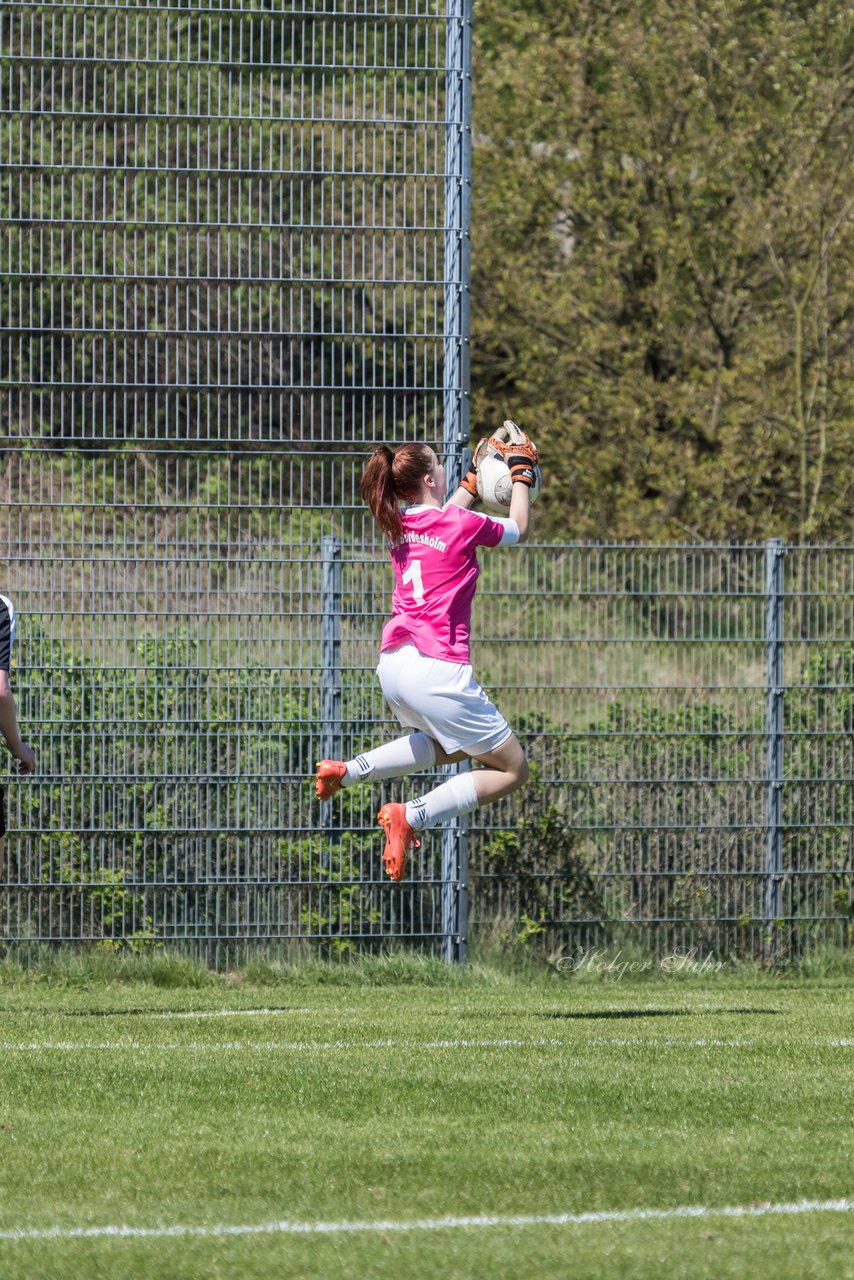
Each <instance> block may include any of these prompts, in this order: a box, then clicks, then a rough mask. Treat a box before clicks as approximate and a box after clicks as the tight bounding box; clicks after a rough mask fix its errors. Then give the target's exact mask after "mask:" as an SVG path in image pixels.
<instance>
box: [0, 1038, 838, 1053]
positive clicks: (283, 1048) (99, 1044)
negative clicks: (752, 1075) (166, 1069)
mask: <svg viewBox="0 0 854 1280" xmlns="http://www.w3.org/2000/svg"><path fill="white" fill-rule="evenodd" d="M756 1044H757V1041H756V1040H717V1039H703V1040H679V1039H676V1038H674V1037H672V1036H668V1037H652V1036H651V1037H649V1038H646V1039H645V1038H644V1037H642V1036H632V1037H609V1036H588V1037H586V1038H585V1039H583V1040H560V1039H557V1038H556V1037H545V1036H542V1037H537V1038H533V1039H528V1040H510V1039H502V1040H316V1041H312V1040H189V1041H186V1042H184V1043H182V1042H180V1041H156V1040H152V1041H146V1040H5V1041H0V1053H38V1052H40V1051H45V1052H48V1051H55V1052H61V1053H71V1052H74V1051H75V1050H79V1051H82V1052H99V1051H102V1050H110V1051H112V1050H115V1051H125V1052H137V1053H145V1052H152V1051H155V1052H173V1051H175V1052H177V1051H184V1050H191V1051H196V1052H203V1053H208V1052H212V1053H218V1052H232V1053H233V1052H239V1051H246V1050H248V1051H252V1050H258V1051H261V1052H280V1053H312V1052H314V1053H330V1052H341V1051H345V1052H346V1051H348V1050H355V1049H537V1048H541V1047H543V1046H547V1047H554V1048H562V1049H580V1048H582V1047H584V1048H589V1047H595V1048H607V1047H609V1046H615V1047H617V1048H624V1047H626V1046H649V1047H650V1048H661V1047H665V1048H670V1049H719V1048H726V1049H732V1048H735V1049H743V1048H750V1047H752V1046H754V1045H756ZM803 1044H807V1045H810V1046H812V1047H822V1048H824V1047H828V1048H835V1049H847V1048H852V1047H854V1040H839V1039H820V1038H814V1039H811V1040H807V1041H794V1042H791V1041H788V1040H783V1041H780V1042H779V1044H778V1047H779V1048H786V1047H788V1046H790V1045H791V1046H792V1047H798V1048H800V1047H802V1045H803Z"/></svg>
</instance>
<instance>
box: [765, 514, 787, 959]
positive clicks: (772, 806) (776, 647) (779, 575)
mask: <svg viewBox="0 0 854 1280" xmlns="http://www.w3.org/2000/svg"><path fill="white" fill-rule="evenodd" d="M785 553H786V552H785V547H784V545H783V542H782V540H781V539H780V538H771V539H769V541H768V542H766V544H765V644H766V668H765V670H766V677H765V679H766V683H765V688H766V699H765V705H766V709H765V766H766V768H765V777H766V786H767V804H766V817H765V930H766V935H767V938H768V942H767V945H766V954H767V955H768V957H769V958H771V957H773V956H774V955H775V954H776V951H777V945H778V939H777V931H776V922H777V920H779V918H780V910H781V888H782V879H783V849H782V819H783V696H784V687H783V568H784V565H783V557H784V556H785Z"/></svg>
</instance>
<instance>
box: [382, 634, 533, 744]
mask: <svg viewBox="0 0 854 1280" xmlns="http://www.w3.org/2000/svg"><path fill="white" fill-rule="evenodd" d="M377 675H378V676H379V679H380V685H381V686H382V691H383V696H384V698H385V700H386V702H387V703H388V705H389V706H390V707H391V709H392V711H393V712H394V714H395V715H396V716H397V718H398V720H399V721H400V723H401V724H402V725H403V726H404V727H405V728H412V729H421V730H422V731H423V732H424V733H426V734H429V736H430V737H431V738H434V739H435V740H436V742H438V743H439V745H440V747H442V749H443V750H444V751H446V752H447V753H448V754H449V755H453V754H454V753H455V752H457V751H465V752H466V754H467V755H470V756H483V755H487V754H488V752H490V751H495V750H496V749H497V748H498V747H500V746H501V745H502V744H503V743H505V742H506V741H507V739H508V738H509V737H510V735H511V733H512V732H513V731H512V729H511V728H510V726H509V725H508V723H507V721H506V720H505V719H504V717H503V716H502V714H501V712H500V711H499V710H498V708H497V707H495V706H494V705H493V704H492V703H491V702H490V701H489V698H487V696H486V694H485V693H484V692H483V690H482V689H481V687H480V685H479V684H478V683H477V681H476V680H475V678H474V676H473V675H472V670H471V667H470V666H469V665H468V664H466V663H462V662H445V661H444V660H443V659H442V658H428V657H427V656H426V655H425V654H423V653H420V652H419V651H418V649H416V648H415V645H414V644H404V645H401V646H400V648H399V649H393V650H392V651H391V653H381V654H380V661H379V666H378V667H377Z"/></svg>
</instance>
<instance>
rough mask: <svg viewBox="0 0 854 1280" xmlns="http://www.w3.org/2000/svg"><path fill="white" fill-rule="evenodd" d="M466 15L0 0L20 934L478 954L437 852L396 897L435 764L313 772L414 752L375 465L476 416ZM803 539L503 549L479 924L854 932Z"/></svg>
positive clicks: (34, 938) (840, 768)
mask: <svg viewBox="0 0 854 1280" xmlns="http://www.w3.org/2000/svg"><path fill="white" fill-rule="evenodd" d="M469 8H470V6H469V5H468V4H464V3H462V0H459V2H458V0H449V3H448V4H447V6H446V5H445V4H438V3H436V4H434V3H426V2H421V0H377V4H376V5H375V6H374V7H373V8H371V7H370V6H365V5H364V4H362V3H361V2H360V3H356V0H325V3H322V4H321V3H319V0H318V2H315V0H305V2H303V3H299V4H295V3H280V4H277V5H276V6H275V7H260V6H259V7H252V6H249V5H243V6H237V5H232V4H225V5H219V6H217V5H211V6H209V7H201V8H200V7H198V6H195V5H194V6H192V7H190V6H189V5H185V4H171V5H167V4H136V5H130V4H128V5H118V4H101V3H85V2H78V3H74V2H71V3H67V2H65V3H44V4H35V3H30V2H26V0H10V3H8V4H7V5H6V6H5V7H4V8H3V9H2V11H0V221H2V224H3V231H4V235H3V236H2V237H0V318H2V337H0V398H2V404H1V405H0V407H2V417H0V443H2V446H3V457H2V463H1V464H0V499H2V503H0V531H2V535H3V539H4V544H5V546H6V553H7V572H6V578H5V580H4V582H3V583H2V584H0V590H2V591H3V593H4V594H8V595H11V596H12V598H13V599H14V602H15V605H16V607H17V610H18V614H19V630H18V639H17V642H16V653H15V658H16V665H15V669H14V673H13V683H14V688H15V692H16V697H17V701H18V707H19V713H20V719H21V722H22V724H23V726H24V728H25V733H26V736H27V737H28V739H29V740H30V741H32V742H33V743H34V745H35V746H36V748H37V751H38V756H39V772H38V774H37V775H35V776H34V777H32V778H20V779H17V778H14V777H13V778H12V779H11V781H10V785H9V800H10V832H9V835H8V837H7V840H6V850H5V853H6V867H5V879H4V882H3V885H2V888H0V935H2V938H3V939H4V940H6V941H7V942H8V943H32V944H40V943H45V942H56V941H87V940H93V941H106V942H108V943H111V944H112V943H115V942H124V943H132V942H136V943H138V944H140V945H143V944H148V943H151V944H159V943H167V944H171V945H178V944H180V945H182V946H187V947H192V948H194V949H196V951H197V952H198V953H200V954H202V955H203V956H204V957H205V958H207V959H210V960H213V961H215V962H218V963H228V962H230V961H231V960H232V959H233V958H234V957H235V956H237V955H239V954H241V953H243V952H245V950H246V949H247V948H250V947H264V948H280V949H281V950H282V951H292V950H293V949H294V948H299V947H308V948H311V949H313V950H321V951H324V952H327V953H332V954H342V953H343V954H346V953H347V952H348V951H349V950H356V949H371V948H380V947H387V946H389V945H398V944H402V943H405V944H406V945H415V946H423V947H426V948H433V947H436V946H437V945H439V942H440V940H442V939H446V938H447V929H448V922H447V914H446V908H447V903H448V871H447V859H446V858H445V857H444V853H446V851H443V850H442V848H441V844H442V841H441V839H440V837H439V836H438V834H434V835H431V836H429V837H428V838H427V839H426V840H425V842H424V849H423V851H422V855H421V856H420V858H419V859H418V860H417V862H416V864H415V866H414V870H413V876H412V879H411V880H410V881H409V882H408V883H406V884H405V885H403V886H400V887H398V886H392V885H390V884H388V883H387V882H385V883H383V879H382V877H381V873H380V866H379V856H378V855H379V849H380V839H379V832H378V829H377V828H376V825H375V814H376V811H377V808H378V807H379V804H380V802H381V800H382V799H384V798H387V797H388V798H391V797H395V798H396V797H399V796H400V795H401V794H402V793H403V792H404V784H387V785H386V786H385V787H384V788H375V789H374V790H373V791H372V792H368V791H367V790H366V789H365V788H358V787H357V788H353V789H350V790H347V791H346V792H344V793H343V795H342V797H341V799H340V801H339V802H336V803H335V804H334V805H333V806H332V807H331V814H329V813H326V812H321V811H320V810H319V807H318V806H317V805H316V803H315V802H314V801H313V799H312V786H311V782H310V779H311V775H312V772H313V766H314V762H315V760H317V759H318V758H320V756H321V755H323V754H329V753H332V754H338V753H339V752H340V753H341V754H343V755H344V756H347V757H350V756H352V755H355V754H356V753H357V752H358V751H360V750H363V749H364V748H365V747H367V746H370V745H371V744H372V743H374V742H376V741H377V740H379V739H384V738H387V737H389V736H390V735H392V734H394V733H395V732H396V730H395V727H394V726H393V725H392V724H391V723H390V721H389V719H388V716H387V712H386V710H385V709H384V707H383V705H382V701H381V698H380V695H379V690H378V686H377V683H376V680H375V678H374V675H373V668H374V664H375V661H376V649H377V642H378V637H379V630H380V627H381V624H382V620H383V617H384V615H385V612H386V609H387V605H388V600H389V597H390V577H389V571H388V568H387V566H386V565H385V563H384V559H383V555H382V552H381V549H380V548H379V545H378V543H377V541H376V538H375V535H374V532H373V530H372V528H371V527H370V522H369V521H368V520H367V519H366V517H365V514H364V512H363V509H362V508H361V506H360V504H359V501H358V494H357V480H358V474H359V471H360V469H361V465H362V461H363V459H364V456H365V452H366V450H367V449H368V448H369V447H370V446H371V445H372V444H373V443H374V442H375V441H386V442H388V443H391V444H395V443H399V442H401V441H403V440H406V439H411V438H415V437H418V438H426V439H429V440H433V441H436V442H437V444H438V443H441V442H443V441H444V446H445V451H446V453H447V454H448V456H449V457H450V460H451V462H452V469H453V467H458V466H459V461H460V449H461V445H462V443H463V442H464V441H465V440H466V439H467V437H468V426H467V417H466V412H467V409H466V406H467V398H466V395H465V389H466V385H467V344H466V335H467V329H468V323H467V315H466V308H467V291H466V287H465V285H466V280H467V275H468V267H467V251H468V250H467V239H466V235H465V231H466V227H467V222H468V204H467V202H468V185H467V157H466V145H467V144H466V138H467V136H468V135H467V122H468V93H469V88H468V85H469V82H468V80H467V74H466V70H467V65H468V58H469V55H470V47H469V44H467V42H468V41H469V40H470V36H469V31H468V19H469ZM779 550H780V549H779V548H773V547H772V548H765V547H758V548H724V547H720V548H718V547H707V548H703V547H673V548H640V547H578V546H569V545H556V546H546V547H530V546H529V547H525V548H517V549H513V550H511V551H506V552H496V553H492V554H491V555H484V557H483V559H484V571H483V575H482V579H481V589H480V593H479V597H478V604H477V606H476V621H475V632H476V635H477V636H478V642H477V645H476V650H475V664H476V670H477V672H478V674H479V676H480V677H481V679H482V681H483V682H484V684H485V685H486V686H487V687H488V688H489V689H490V691H491V692H492V693H493V694H494V696H495V698H496V700H497V702H498V704H499V706H500V707H501V708H502V710H503V711H504V712H505V714H506V715H507V717H508V719H509V720H510V721H511V723H512V724H513V726H514V728H516V729H517V731H518V733H519V734H520V736H521V737H522V738H523V740H524V742H525V744H526V746H527V748H528V751H529V754H530V757H531V760H532V762H533V764H534V765H535V766H536V768H535V776H534V780H533V781H532V783H531V784H529V786H528V788H527V789H526V791H525V792H524V793H522V795H521V796H520V797H517V798H515V799H512V800H510V801H508V802H504V803H502V804H500V805H498V806H496V807H494V808H491V809H489V810H485V811H483V812H482V813H480V814H478V815H475V818H474V819H473V821H472V825H471V829H470V832H469V839H468V846H469V847H468V855H469V864H470V868H471V890H472V921H473V924H474V925H475V926H477V927H478V928H480V929H482V930H490V929H491V930H498V931H502V930H504V931H507V930H509V931H510V932H515V933H518V932H519V930H520V929H522V930H524V931H526V932H527V933H528V934H536V933H540V934H542V937H543V940H544V942H545V943H546V944H547V945H549V946H552V947H555V948H559V947H561V946H564V947H571V946H576V945H586V944H587V943H588V942H591V941H596V940H600V939H604V938H609V939H612V938H614V937H623V936H626V935H629V936H632V937H636V938H638V939H639V940H641V941H643V942H644V943H646V944H649V945H653V946H657V947H665V946H666V947H671V946H673V945H678V944H680V943H683V942H684V943H697V944H699V943H707V944H708V945H710V946H715V947H719V948H721V949H723V948H727V949H731V950H738V949H743V950H745V951H750V952H754V951H756V950H757V949H764V948H767V947H768V946H769V945H772V944H773V945H774V946H776V947H779V948H781V949H791V948H795V947H799V946H802V945H806V944H807V943H808V942H809V941H810V940H811V939H812V938H814V937H818V936H826V937H835V938H842V939H847V938H848V932H847V931H848V930H849V928H850V922H851V918H852V910H854V909H852V892H851V874H852V866H851V864H852V848H851V841H852V834H851V833H852V809H854V792H853V791H852V787H854V784H853V783H852V774H854V770H852V756H851V753H852V714H854V713H852V696H851V693H850V690H851V687H852V676H854V609H852V602H854V551H852V549H850V548H847V549H846V548H838V549H819V548H787V549H785V551H784V552H783V553H782V554H778V551H779ZM426 781H427V780H426V779H416V780H414V781H413V782H412V787H413V788H418V789H421V788H423V786H424V785H425V783H426Z"/></svg>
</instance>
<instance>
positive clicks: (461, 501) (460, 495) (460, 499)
mask: <svg viewBox="0 0 854 1280" xmlns="http://www.w3.org/2000/svg"><path fill="white" fill-rule="evenodd" d="M476 502H477V493H472V492H471V491H470V490H469V489H467V488H466V486H465V485H464V484H461V485H460V487H459V489H457V491H456V492H455V493H452V494H451V496H450V498H449V499H448V501H447V502H446V503H445V506H446V507H452V506H453V507H466V508H467V509H468V510H471V508H472V507H473V506H474V504H475V503H476Z"/></svg>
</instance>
